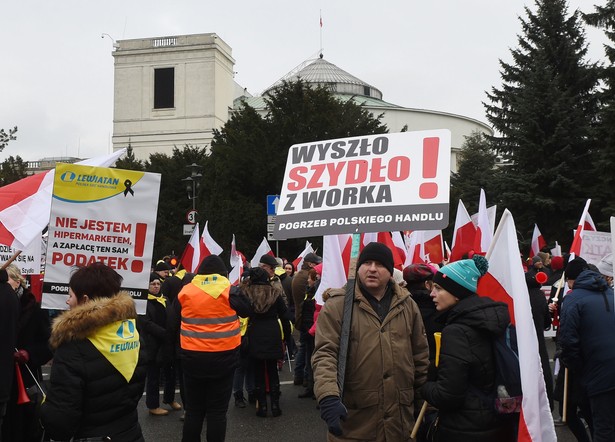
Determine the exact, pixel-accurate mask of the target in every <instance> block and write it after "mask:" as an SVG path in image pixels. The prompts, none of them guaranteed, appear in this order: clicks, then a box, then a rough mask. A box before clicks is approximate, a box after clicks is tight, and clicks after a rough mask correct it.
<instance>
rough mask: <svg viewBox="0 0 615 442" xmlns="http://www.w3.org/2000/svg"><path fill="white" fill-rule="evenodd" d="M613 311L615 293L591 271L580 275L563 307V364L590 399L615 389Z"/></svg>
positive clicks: (561, 340)
mask: <svg viewBox="0 0 615 442" xmlns="http://www.w3.org/2000/svg"><path fill="white" fill-rule="evenodd" d="M614 310H615V306H614V305H613V289H612V288H610V287H609V286H608V284H607V283H606V281H605V280H604V278H603V277H602V275H600V274H599V273H596V272H593V271H591V270H585V271H583V272H581V274H580V275H579V276H578V277H577V279H576V280H575V281H574V285H573V286H572V292H570V293H569V294H568V295H566V296H565V297H564V301H563V303H562V315H561V317H560V329H559V340H560V345H561V348H562V353H561V357H562V361H563V362H564V365H566V367H568V368H570V369H571V370H574V371H576V372H577V373H580V375H581V383H582V385H583V387H584V388H585V389H586V391H587V395H588V396H589V397H592V396H594V395H597V394H600V393H604V392H606V391H612V390H614V389H615V371H614V370H613V367H614V366H615V348H614V347H613V336H614V335H615V320H613V315H614V314H615V313H614V312H613V311H614Z"/></svg>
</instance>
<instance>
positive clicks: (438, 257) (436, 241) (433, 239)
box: [422, 230, 444, 264]
mask: <svg viewBox="0 0 615 442" xmlns="http://www.w3.org/2000/svg"><path fill="white" fill-rule="evenodd" d="M442 243H443V241H442V231H441V230H424V231H423V247H422V248H423V259H424V260H425V263H430V262H433V263H436V264H440V263H441V262H442V261H444V247H443V245H442Z"/></svg>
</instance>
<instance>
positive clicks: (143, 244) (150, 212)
mask: <svg viewBox="0 0 615 442" xmlns="http://www.w3.org/2000/svg"><path fill="white" fill-rule="evenodd" d="M159 190H160V175H159V174H155V173H147V172H137V171H132V170H121V169H109V168H103V167H91V166H78V165H74V164H59V165H58V166H57V167H56V174H55V180H54V186H53V200H52V203H51V216H50V220H49V236H48V244H47V256H46V267H45V278H44V283H43V302H42V307H43V308H50V309H66V308H67V306H66V299H67V298H68V281H69V279H70V276H71V273H72V271H73V270H74V269H75V268H76V267H83V266H87V265H89V264H91V263H93V262H96V261H99V262H102V263H103V264H106V265H108V266H109V267H111V268H113V269H115V270H116V271H117V272H118V273H119V274H120V275H121V276H122V277H123V278H124V280H123V283H122V289H123V290H126V291H128V293H130V295H131V296H132V297H133V298H134V299H135V301H136V304H137V311H138V312H139V313H145V304H146V302H147V294H148V284H149V274H150V270H151V260H152V253H153V247H154V230H155V227H156V214H157V211H158V195H159Z"/></svg>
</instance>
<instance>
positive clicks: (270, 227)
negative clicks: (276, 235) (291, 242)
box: [267, 224, 275, 232]
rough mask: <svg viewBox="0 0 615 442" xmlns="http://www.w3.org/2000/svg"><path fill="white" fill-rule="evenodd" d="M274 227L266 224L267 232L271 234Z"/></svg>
mask: <svg viewBox="0 0 615 442" xmlns="http://www.w3.org/2000/svg"><path fill="white" fill-rule="evenodd" d="M274 227H275V224H267V232H273V228H274Z"/></svg>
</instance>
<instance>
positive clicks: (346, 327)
mask: <svg viewBox="0 0 615 442" xmlns="http://www.w3.org/2000/svg"><path fill="white" fill-rule="evenodd" d="M360 243H361V234H360V233H353V234H352V245H351V247H350V264H349V265H348V282H347V283H346V294H345V295H344V313H343V315H342V330H341V333H340V350H339V354H338V361H337V386H338V389H339V392H340V400H342V398H343V396H344V380H345V378H346V362H347V361H348V344H349V342H350V323H351V322H352V304H353V300H354V285H355V273H356V270H357V258H358V256H359V245H360Z"/></svg>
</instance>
